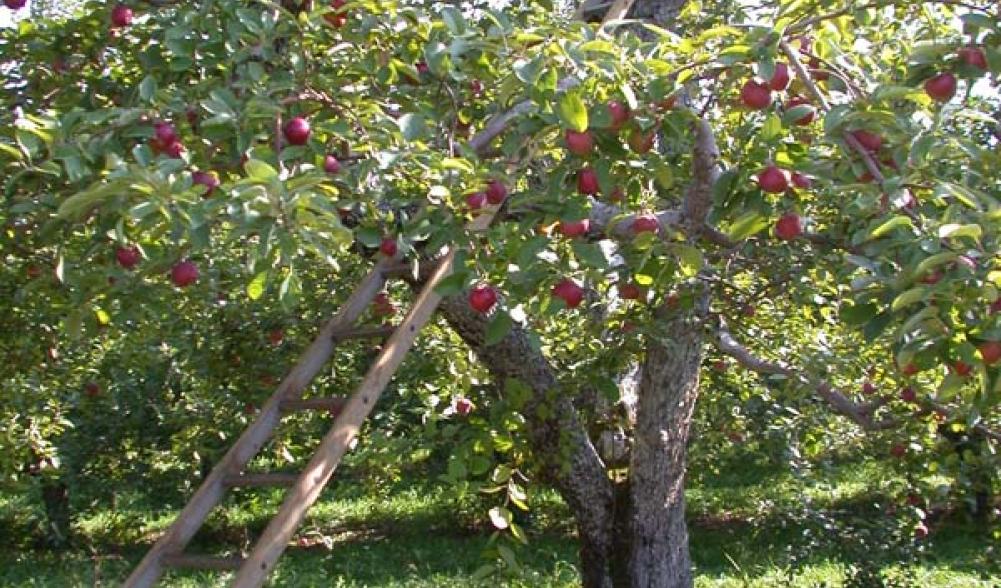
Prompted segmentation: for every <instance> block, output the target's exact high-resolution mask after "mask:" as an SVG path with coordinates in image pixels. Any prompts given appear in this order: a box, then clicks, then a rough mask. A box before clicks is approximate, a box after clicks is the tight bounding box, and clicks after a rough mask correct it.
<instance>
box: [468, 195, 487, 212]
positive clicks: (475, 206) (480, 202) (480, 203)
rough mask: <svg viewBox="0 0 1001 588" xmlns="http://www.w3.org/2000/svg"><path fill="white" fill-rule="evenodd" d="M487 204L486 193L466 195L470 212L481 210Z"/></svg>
mask: <svg viewBox="0 0 1001 588" xmlns="http://www.w3.org/2000/svg"><path fill="white" fill-rule="evenodd" d="M486 204H487V193H486V192H471V193H469V194H466V206H468V207H469V209H470V210H479V209H481V208H483V207H484V206H486Z"/></svg>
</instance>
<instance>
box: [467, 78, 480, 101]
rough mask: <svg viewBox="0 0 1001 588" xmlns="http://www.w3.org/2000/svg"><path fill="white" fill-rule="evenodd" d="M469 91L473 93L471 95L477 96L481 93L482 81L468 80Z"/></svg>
mask: <svg viewBox="0 0 1001 588" xmlns="http://www.w3.org/2000/svg"><path fill="white" fill-rule="evenodd" d="M469 91H470V92H472V93H473V96H476V97H479V95H480V94H482V93H483V82H481V81H480V80H472V81H471V82H469Z"/></svg>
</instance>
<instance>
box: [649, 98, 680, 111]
mask: <svg viewBox="0 0 1001 588" xmlns="http://www.w3.org/2000/svg"><path fill="white" fill-rule="evenodd" d="M677 104H678V95H677V94H671V95H670V96H668V97H667V98H664V99H663V100H661V101H660V102H658V103H656V104H655V105H654V106H656V107H657V109H658V110H671V109H672V108H674V107H675V105H677Z"/></svg>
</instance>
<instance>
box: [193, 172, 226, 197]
mask: <svg viewBox="0 0 1001 588" xmlns="http://www.w3.org/2000/svg"><path fill="white" fill-rule="evenodd" d="M191 181H192V182H194V183H195V184H201V185H202V186H205V187H206V188H208V189H207V190H206V191H205V195H206V196H210V195H211V194H212V192H213V191H214V190H215V189H216V188H218V187H219V185H220V183H221V182H220V181H219V177H218V176H216V175H215V174H214V173H212V172H203V171H196V172H191Z"/></svg>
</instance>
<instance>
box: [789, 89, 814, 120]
mask: <svg viewBox="0 0 1001 588" xmlns="http://www.w3.org/2000/svg"><path fill="white" fill-rule="evenodd" d="M797 106H811V107H812V105H811V104H810V101H809V100H807V99H806V98H803V97H802V96H793V97H792V98H790V99H789V101H788V102H786V110H792V109H793V108H796V107H797ZM816 117H817V111H816V110H815V109H813V110H810V112H808V113H807V114H804V115H803V116H801V117H799V118H797V119H796V120H794V121H793V123H794V124H797V125H799V126H806V125H808V124H810V123H812V122H813V119H815V118H816Z"/></svg>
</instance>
